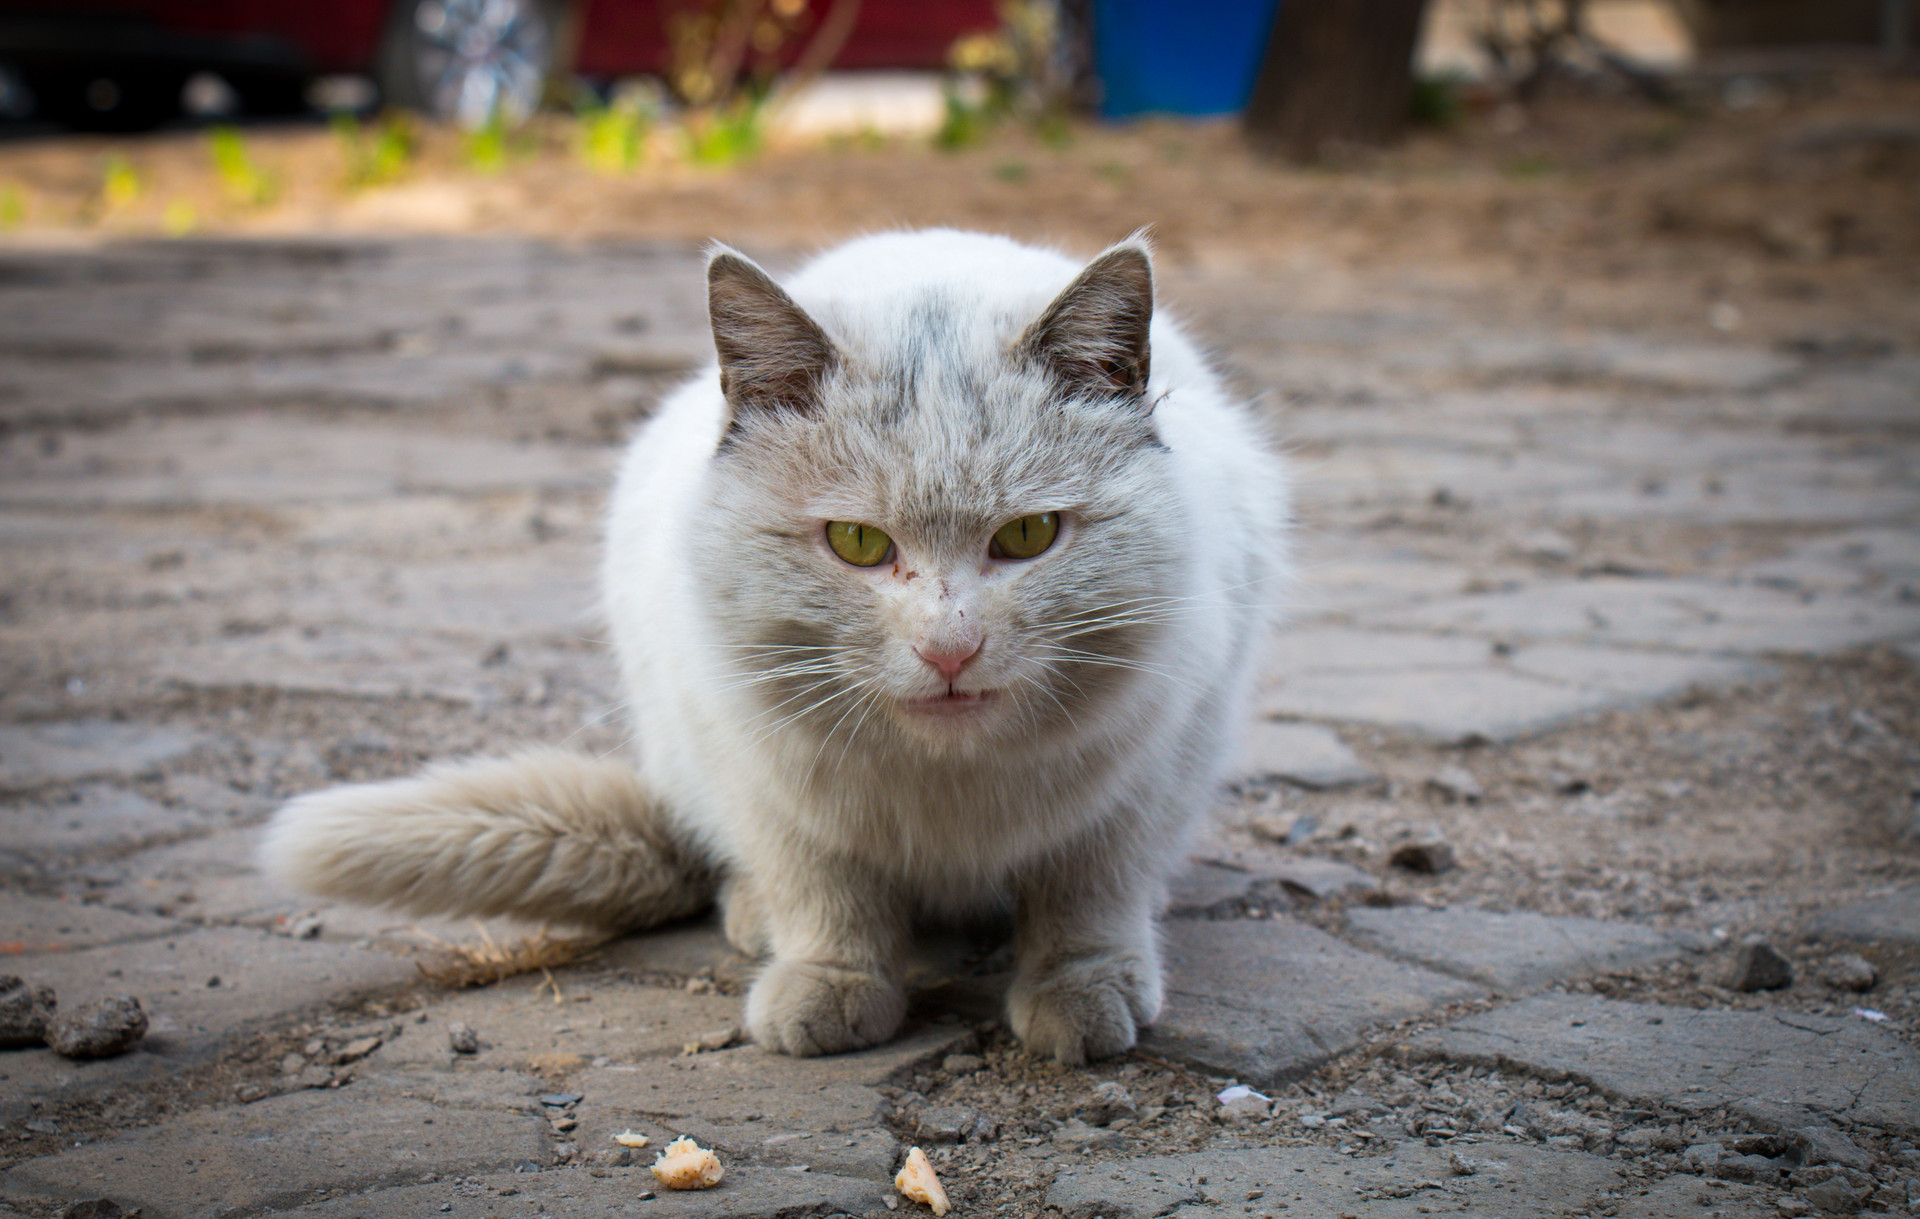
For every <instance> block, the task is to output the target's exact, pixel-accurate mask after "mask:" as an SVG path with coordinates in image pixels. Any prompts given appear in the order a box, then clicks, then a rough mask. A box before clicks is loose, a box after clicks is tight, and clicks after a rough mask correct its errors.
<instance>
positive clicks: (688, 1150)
mask: <svg viewBox="0 0 1920 1219" xmlns="http://www.w3.org/2000/svg"><path fill="white" fill-rule="evenodd" d="M726 1172H727V1170H726V1169H724V1168H722V1167H721V1166H720V1157H719V1156H716V1155H714V1154H713V1153H712V1152H711V1151H708V1150H707V1149H706V1148H705V1147H702V1146H701V1145H700V1144H698V1143H696V1142H694V1141H693V1140H692V1139H690V1138H688V1137H687V1136H686V1135H684V1134H683V1135H681V1136H680V1137H679V1138H677V1139H675V1140H673V1142H671V1143H668V1144H667V1146H666V1149H665V1150H664V1151H662V1152H661V1153H660V1158H659V1159H657V1160H655V1161H654V1162H653V1175H654V1176H655V1177H656V1178H658V1179H659V1181H660V1184H662V1185H664V1186H666V1187H667V1188H668V1189H712V1188H713V1187H714V1186H716V1185H718V1184H720V1178H721V1177H723V1176H725V1175H726Z"/></svg>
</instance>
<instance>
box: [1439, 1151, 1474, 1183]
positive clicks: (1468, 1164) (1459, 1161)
mask: <svg viewBox="0 0 1920 1219" xmlns="http://www.w3.org/2000/svg"><path fill="white" fill-rule="evenodd" d="M1447 1170H1448V1171H1449V1172H1451V1173H1453V1175H1454V1176H1456V1177H1471V1176H1472V1175H1473V1174H1474V1173H1477V1172H1479V1171H1480V1164H1479V1161H1477V1160H1469V1159H1468V1158H1467V1157H1465V1156H1463V1155H1461V1154H1460V1153H1459V1152H1457V1151H1449V1152H1448V1153H1447Z"/></svg>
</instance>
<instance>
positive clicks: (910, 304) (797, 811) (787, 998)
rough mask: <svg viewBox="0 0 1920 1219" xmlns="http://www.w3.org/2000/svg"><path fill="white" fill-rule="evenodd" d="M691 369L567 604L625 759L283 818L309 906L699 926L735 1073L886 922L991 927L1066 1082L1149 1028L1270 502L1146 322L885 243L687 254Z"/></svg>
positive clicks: (1230, 714) (1218, 742)
mask: <svg viewBox="0 0 1920 1219" xmlns="http://www.w3.org/2000/svg"><path fill="white" fill-rule="evenodd" d="M707 281H708V305H709V314H710V321H711V324H712V331H713V340H714V346H715V349H716V352H717V354H718V361H717V364H716V365H714V366H710V367H709V368H708V369H707V370H706V371H705V372H703V373H701V374H699V375H698V376H697V377H695V378H694V379H693V380H692V381H691V382H689V383H688V384H686V385H684V386H682V387H681V388H680V389H679V390H678V391H676V392H675V393H673V394H672V395H671V396H670V397H669V398H668V399H667V400H666V401H665V402H664V403H663V404H662V406H661V407H660V409H659V411H658V412H657V414H656V415H655V416H654V417H653V418H652V419H651V420H649V421H648V422H647V423H646V424H645V426H644V427H643V428H642V429H641V430H640V432H639V434H638V435H637V437H636V438H635V439H634V441H633V442H632V445H631V447H630V448H629V450H628V452H627V454H626V457H625V460H624V464H623V465H622V467H621V469H620V472H619V476H618V480H617V485H616V489H615V491H614V494H613V499H612V504H611V508H610V511H609V515H608V527H607V535H606V547H605V560H604V566H603V569H602V584H603V591H604V601H603V608H604V611H605V615H606V618H607V620H608V623H609V625H610V628H611V631H612V642H613V645H614V648H615V651H616V653H617V655H618V658H619V664H620V670H621V674H622V676H623V678H624V683H625V688H626V693H627V694H628V696H629V698H630V700H631V702H630V707H631V716H632V725H633V728H634V742H635V745H634V748H635V751H636V754H637V756H636V757H635V759H634V762H633V764H631V765H630V764H628V763H625V762H620V761H615V760H595V759H590V758H588V757H585V756H583V755H576V754H571V753H567V752H564V751H561V750H558V749H538V750H531V751H528V752H524V753H520V754H517V755H514V756H510V757H506V758H499V759H488V760H479V761H471V762H464V763H456V764H443V765H440V766H437V767H434V768H430V769H428V770H427V771H426V772H425V773H423V774H422V775H420V776H419V777H416V778H410V779H402V780H396V781H391V782H385V783H374V784H366V785H359V786H350V787H345V788H340V789H335V790H332V791H324V792H319V793H315V794H310V795H307V796H303V797H300V798H298V799H295V800H293V801H292V802H291V803H289V804H287V805H286V806H285V807H284V808H282V809H281V810H280V811H279V812H278V813H277V814H276V815H275V817H274V819H273V821H272V823H271V825H270V827H269V829H268V832H267V835H266V837H265V839H264V843H263V847H262V857H263V861H264V862H265V864H266V866H267V868H268V869H269V871H270V872H271V873H272V874H274V875H276V876H279V877H281V878H284V879H285V880H286V881H287V882H289V883H291V884H293V885H295V886H297V887H299V888H302V889H305V890H307V891H309V892H312V893H316V894H320V895H324V896H328V897H335V898H344V899H351V900H359V901H367V902H375V903H385V904H388V905H393V906H398V907H401V908H404V909H407V910H410V911H412V912H414V913H417V914H458V915H474V916H491V915H518V916H523V917H527V918H534V919H542V920H548V921H553V922H568V923H577V924H584V925H594V926H601V927H608V928H622V929H625V928H638V927H644V926H648V925H652V924H656V923H660V922H663V921H666V920H669V919H674V918H679V917H682V916H687V915H691V914H694V913H697V912H699V911H700V910H702V909H704V908H706V907H707V906H708V905H709V904H710V903H712V902H713V901H714V900H716V898H717V899H718V901H719V902H720V904H721V906H722V909H723V912H724V913H723V924H724V928H725V932H726V935H727V936H728V938H729V939H730V940H731V941H732V943H733V944H734V945H736V946H737V947H738V948H740V949H741V950H742V951H744V952H747V953H749V954H751V955H753V956H755V957H758V958H762V959H763V962H764V963H763V965H762V966H761V968H760V970H759V973H758V975H757V977H756V979H755V981H754V983H753V985H752V987H751V990H750V991H749V994H748V997H747V1002H746V1021H745V1022H746V1025H747V1028H748V1030H749V1032H750V1034H751V1036H752V1038H753V1039H754V1040H755V1041H757V1042H758V1043H760V1044H761V1045H763V1046H765V1047H768V1048H770V1049H773V1050H778V1051H784V1052H786V1053H790V1054H797V1055H808V1054H825V1053H835V1052H839V1051H845V1050H852V1049H857V1048H860V1047H864V1046H869V1045H874V1044H877V1043H879V1042H882V1041H884V1040H886V1039H888V1038H889V1037H891V1036H892V1035H893V1034H894V1033H895V1031H896V1030H897V1029H898V1027H899V1025H900V1023H901V1020H902V1018H903V1015H904V1013H905V1008H906V1000H905V995H904V991H903V987H902V981H901V971H902V957H903V955H904V952H905V949H906V948H907V944H908V939H909V936H910V928H911V927H912V925H913V923H914V921H915V920H916V919H922V920H925V919H936V920H937V919H943V918H958V917H963V916H970V915H977V914H981V913H986V914H989V915H991V914H995V913H999V914H1006V913H1011V915H1012V918H1013V940H1014V959H1015V972H1014V979H1013V982H1012V985H1011V989H1010V992H1009V995H1008V999H1007V1013H1008V1023H1009V1025H1010V1027H1011V1028H1012V1030H1013V1031H1014V1033H1015V1035H1016V1036H1018V1037H1019V1039H1020V1040H1021V1041H1022V1042H1023V1043H1024V1044H1025V1045H1026V1046H1027V1047H1028V1049H1029V1050H1031V1051H1032V1052H1034V1053H1036V1054H1039V1055H1050V1056H1052V1057H1054V1058H1056V1059H1058V1060H1060V1061H1061V1062H1064V1063H1081V1062H1084V1061H1087V1060H1089V1059H1094V1058H1100V1057H1106V1056H1110V1055H1113V1054H1116V1053H1119V1052H1122V1051H1124V1050H1126V1049H1128V1048H1129V1047H1131V1046H1132V1045H1133V1044H1134V1042H1135V1040H1136V1037H1137V1036H1138V1033H1139V1031H1140V1030H1141V1029H1142V1028H1143V1027H1145V1026H1146V1025H1147V1024H1149V1023H1150V1022H1151V1021H1152V1019H1153V1017H1154V1015H1155V1014H1156V1013H1157V1011H1158V1010H1159V1008H1160V1004H1161V995H1162V967H1161V960H1160V950H1159V944H1158V917H1159V911H1160V909H1161V907H1162V906H1163V905H1164V903H1165V900H1166V880H1167V876H1168V873H1169V871H1170V870H1171V869H1172V868H1173V867H1175V866H1177V864H1178V863H1179V861H1180V860H1181V859H1182V858H1183V843H1184V841H1185V835H1186V833H1187V831H1188V829H1189V827H1190V826H1191V825H1192V824H1193V823H1194V822H1195V820H1196V819H1197V818H1199V817H1200V816H1202V815H1203V814H1204V813H1205V811H1206V810H1207V808H1208V806H1209V804H1210V802H1211V801H1212V799H1213V798H1214V796H1215V791H1216V783H1217V781H1218V780H1219V778H1220V776H1221V772H1222V768H1223V765H1224V763H1225V761H1226V760H1227V759H1228V758H1229V757H1230V756H1231V751H1232V749H1233V747H1234V741H1235V727H1236V725H1237V724H1238V723H1239V722H1240V721H1241V719H1242V718H1243V716H1244V714H1245V709H1246V704H1247V701H1248V697H1249V687H1250V684H1251V681H1252V677H1253V675H1254V673H1255V672H1256V670H1257V667H1258V662H1259V652H1260V645H1261V643H1262V640H1263V639H1264V638H1265V636H1266V635H1267V634H1268V633H1269V631H1270V630H1271V629H1272V626H1273V619H1274V615H1273V613H1272V611H1271V609H1270V607H1271V606H1273V605H1274V604H1275V602H1276V601H1277V599H1278V592H1279V590H1280V588H1281V587H1282V586H1283V584H1284V582H1285V580H1286V579H1287V575H1288V570H1289V568H1288V562H1287V556H1286V549H1285V548H1286V533H1287V530H1286V525H1287V517H1288V508H1287V482H1286V477H1285V470H1284V467H1283V464H1282V462H1281V459H1280V458H1279V457H1278V456H1277V454H1276V453H1275V452H1274V451H1273V449H1272V447H1271V446H1270V445H1269V444H1268V443H1267V442H1266V439H1265V438H1264V436H1263V434H1262V432H1261V429H1260V428H1259V426H1257V424H1256V422H1255V420H1254V418H1253V416H1252V414H1251V412H1250V411H1249V410H1248V409H1247V408H1246V407H1245V406H1244V405H1243V404H1242V403H1240V402H1238V401H1236V400H1235V399H1234V398H1233V396H1232V395H1231V394H1230V393H1229V392H1228V391H1227V390H1226V388H1225V387H1224V386H1223V384H1222V382H1221V380H1220V378H1219V377H1218V376H1217V375H1216V374H1215V372H1214V371H1212V369H1211V368H1210V367H1209V365H1208V363H1207V361H1206V360H1205V359H1204V358H1203V357H1202V355H1201V353H1200V351H1199V350H1198V349H1197V348H1196V347H1195V345H1194V344H1193V343H1192V342H1191V341H1190V340H1189V339H1188V338H1187V337H1186V335H1185V334H1183V333H1182V332H1181V330H1180V329H1179V327H1178V326H1176V325H1175V324H1174V323H1173V322H1172V321H1171V320H1169V319H1168V318H1167V317H1166V316H1165V315H1164V314H1163V313H1160V312H1156V310H1155V306H1154V286H1153V272H1152V264H1151V257H1150V252H1149V249H1148V247H1147V245H1146V242H1145V240H1144V239H1143V238H1141V237H1140V236H1138V235H1136V236H1135V237H1134V238H1130V239H1128V240H1126V241H1124V242H1122V243H1120V244H1118V245H1115V246H1113V247H1112V248H1110V249H1108V250H1106V251H1105V252H1104V253H1102V254H1100V255H1099V256H1098V257H1097V258H1095V259H1093V261H1092V262H1090V263H1088V264H1086V265H1085V266H1081V265H1079V264H1076V263H1075V262H1073V261H1071V260H1069V259H1067V258H1065V257H1063V256H1061V255H1059V254H1056V253H1053V252H1049V251H1045V250H1041V249H1036V248H1031V247H1028V246H1024V245H1020V244H1017V243H1015V242H1013V241H1011V240H1009V239H1006V238H1001V237H992V236H985V235H980V234H972V233H963V232H957V231H953V230H930V231H923V232H906V233H890V234H882V235H875V236H868V237H863V238H860V239H857V240H855V241H852V242H850V243H848V244H846V245H843V246H841V247H839V248H837V249H834V250H832V251H830V252H828V253H826V254H824V255H822V256H820V257H819V258H818V259H817V260H816V261H814V262H813V263H812V264H811V265H809V266H807V267H806V268H805V269H804V270H802V271H801V272H799V273H798V274H797V275H795V276H794V277H792V278H791V279H790V280H789V281H788V283H787V285H786V287H785V288H782V287H781V286H780V285H779V284H777V283H776V282H775V281H774V280H773V279H772V278H771V277H770V276H769V275H768V274H767V273H766V272H765V271H763V270H761V269H760V268H759V267H758V266H757V265H755V264H754V263H753V262H751V261H750V260H748V259H747V258H745V257H744V256H742V255H740V254H738V253H736V252H734V251H732V250H730V249H727V248H725V247H717V248H716V250H715V252H714V253H713V254H712V256H711V258H710V261H709V263H708V268H707Z"/></svg>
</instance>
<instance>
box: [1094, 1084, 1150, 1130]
mask: <svg viewBox="0 0 1920 1219" xmlns="http://www.w3.org/2000/svg"><path fill="white" fill-rule="evenodd" d="M1080 1113H1081V1116H1082V1117H1083V1118H1085V1119H1086V1122H1087V1124H1088V1125H1090V1126H1111V1125H1112V1124H1113V1123H1114V1122H1116V1121H1118V1120H1119V1119H1120V1118H1123V1117H1137V1116H1139V1113H1140V1106H1139V1105H1138V1104H1137V1103H1135V1101H1134V1099H1133V1094H1132V1093H1130V1092H1128V1091H1127V1090H1126V1088H1124V1087H1122V1086H1121V1084H1120V1082H1119V1081H1118V1080H1113V1079H1110V1080H1108V1081H1107V1082H1105V1083H1103V1084H1100V1085H1098V1086H1097V1087H1095V1088H1094V1090H1093V1095H1092V1096H1091V1097H1090V1098H1089V1099H1088V1101H1087V1103H1086V1104H1085V1105H1084V1106H1082V1107H1081V1111H1080Z"/></svg>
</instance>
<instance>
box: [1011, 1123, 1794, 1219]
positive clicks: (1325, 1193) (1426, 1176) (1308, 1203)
mask: <svg viewBox="0 0 1920 1219" xmlns="http://www.w3.org/2000/svg"><path fill="white" fill-rule="evenodd" d="M1450 1153H1452V1154H1457V1155H1458V1156H1460V1157H1461V1158H1462V1159H1465V1160H1467V1161H1469V1162H1470V1163H1471V1164H1472V1165H1473V1167H1474V1171H1473V1172H1472V1173H1471V1174H1456V1173H1454V1172H1453V1171H1452V1169H1451V1167H1450V1164H1449V1154H1450ZM1672 1180H1673V1181H1675V1182H1678V1183H1679V1188H1669V1187H1668V1186H1667V1183H1664V1182H1663V1183H1662V1185H1661V1186H1659V1187H1649V1186H1647V1185H1645V1184H1642V1183H1640V1182H1637V1181H1634V1180H1633V1179H1631V1178H1629V1177H1628V1176H1627V1174H1626V1173H1625V1172H1624V1171H1623V1170H1622V1168H1621V1166H1620V1165H1619V1164H1617V1163H1615V1162H1613V1161H1609V1160H1607V1159H1604V1158H1602V1157H1600V1156H1594V1155H1588V1154H1586V1153H1584V1152H1563V1151H1547V1150H1544V1149H1541V1148H1537V1147H1530V1146H1526V1145H1523V1144H1513V1143H1502V1144H1498V1145H1492V1146H1480V1145H1475V1144H1468V1143H1465V1141H1464V1140H1458V1139H1456V1140H1454V1141H1453V1142H1452V1143H1451V1144H1450V1145H1449V1146H1447V1147H1428V1146H1426V1145H1424V1144H1422V1143H1412V1142H1408V1143H1399V1144H1396V1145H1394V1146H1392V1147H1390V1148H1389V1149H1388V1150H1387V1151H1386V1152H1385V1153H1384V1154H1372V1155H1355V1156H1346V1155H1341V1154H1340V1153H1339V1152H1337V1151H1333V1150H1331V1149H1329V1148H1324V1147H1245V1148H1235V1149H1233V1150H1226V1151H1200V1152H1194V1153H1191V1154H1189V1155H1179V1156H1152V1157H1143V1158H1141V1159H1136V1160H1122V1161H1119V1162H1117V1163H1107V1164H1097V1165H1086V1166H1084V1167H1076V1168H1068V1169H1066V1170H1065V1171H1063V1172H1062V1173H1061V1174H1060V1176H1059V1178H1058V1179H1056V1180H1055V1182H1054V1184H1053V1186H1052V1188H1051V1189H1049V1190H1048V1191H1047V1205H1048V1206H1049V1207H1054V1208H1058V1210H1059V1213H1060V1214H1061V1215H1062V1216H1063V1217H1064V1219H1095V1216H1100V1217H1102V1219H1230V1217H1231V1219H1239V1217H1241V1216H1244V1215H1246V1214H1248V1213H1250V1212H1251V1213H1262V1212H1265V1213H1279V1212H1280V1211H1281V1209H1282V1208H1284V1210H1285V1213H1286V1215H1287V1217H1288V1219H1340V1217H1343V1216H1344V1217H1349V1219H1353V1217H1357V1216H1362V1215H1364V1216H1366V1217H1367V1219H1390V1217H1391V1219H1397V1217H1399V1216H1407V1217H1409V1219H1411V1217H1412V1216H1414V1215H1422V1214H1427V1213H1430V1212H1432V1213H1444V1212H1465V1213H1469V1214H1473V1215H1484V1216H1489V1217H1496V1219H1497V1217H1510V1219H1532V1217H1533V1216H1537V1215H1562V1214H1570V1213H1575V1212H1581V1211H1585V1210H1587V1209H1588V1208H1594V1209H1598V1208H1600V1207H1603V1206H1617V1207H1618V1212H1617V1213H1618V1214H1619V1215H1623V1216H1627V1215H1630V1216H1633V1217H1634V1219H1682V1217H1683V1216H1685V1217H1691V1216H1697V1215H1700V1214H1702V1213H1703V1212H1702V1210H1701V1207H1700V1205H1699V1203H1698V1202H1697V1201H1696V1200H1695V1198H1696V1196H1698V1195H1703V1194H1707V1193H1711V1194H1712V1195H1713V1197H1714V1202H1715V1204H1716V1206H1718V1207H1720V1209H1718V1210H1717V1211H1716V1212H1715V1213H1718V1214H1720V1215H1722V1216H1724V1217H1725V1219H1760V1217H1761V1216H1769V1217H1770V1216H1772V1215H1773V1214H1774V1213H1775V1211H1774V1208H1773V1207H1772V1206H1771V1205H1770V1204H1769V1203H1768V1202H1767V1201H1766V1196H1765V1194H1764V1193H1763V1192H1762V1191H1761V1190H1758V1189H1753V1188H1750V1187H1747V1186H1738V1187H1731V1188H1720V1187H1718V1186H1719V1183H1716V1184H1715V1186H1714V1187H1709V1186H1708V1185H1707V1183H1706V1182H1704V1181H1702V1180H1700V1179H1699V1178H1698V1177H1683V1178H1673V1179H1672ZM1609 1213H1614V1212H1609Z"/></svg>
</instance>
